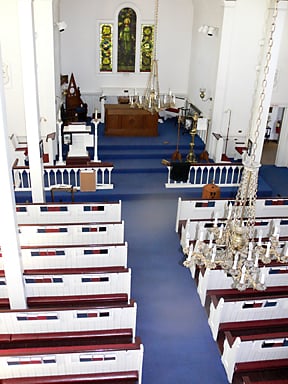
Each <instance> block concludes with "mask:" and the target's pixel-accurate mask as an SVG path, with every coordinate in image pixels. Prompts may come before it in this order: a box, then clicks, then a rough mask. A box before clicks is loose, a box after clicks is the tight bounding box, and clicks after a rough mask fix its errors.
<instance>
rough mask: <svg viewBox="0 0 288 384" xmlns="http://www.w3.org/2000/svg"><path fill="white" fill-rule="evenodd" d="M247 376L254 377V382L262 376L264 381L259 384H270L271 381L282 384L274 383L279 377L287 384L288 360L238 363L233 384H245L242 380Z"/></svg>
mask: <svg viewBox="0 0 288 384" xmlns="http://www.w3.org/2000/svg"><path fill="white" fill-rule="evenodd" d="M245 376H246V377H247V376H250V377H254V380H258V379H257V377H258V378H259V377H260V378H261V376H262V381H259V384H260V383H261V384H270V383H269V381H270V382H272V383H275V384H280V383H281V381H280V382H278V381H273V380H274V378H277V377H278V378H280V379H281V380H285V379H286V381H284V383H285V384H287V378H288V359H280V360H262V361H250V362H241V363H236V364H235V369H234V376H233V381H232V383H233V384H240V383H241V384H244V383H245V382H244V383H243V381H241V380H242V378H243V377H245ZM263 379H264V380H263ZM265 380H267V382H266V381H265ZM271 380H272V381H271ZM257 382H258V381H254V382H253V383H257ZM245 384H246V383H245ZM281 384H282V383H281Z"/></svg>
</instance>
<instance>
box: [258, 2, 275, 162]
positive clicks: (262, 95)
mask: <svg viewBox="0 0 288 384" xmlns="http://www.w3.org/2000/svg"><path fill="white" fill-rule="evenodd" d="M278 4H279V0H275V3H274V11H273V16H272V22H271V29H270V36H269V41H268V50H267V53H266V61H265V65H264V78H263V80H262V90H261V93H260V100H259V102H260V103H259V108H258V116H257V120H256V130H255V139H254V145H253V148H252V153H251V158H252V160H253V161H254V160H255V155H256V149H257V142H258V138H259V133H260V125H261V120H262V114H263V103H264V100H265V90H266V87H267V76H268V73H269V66H270V61H271V51H272V47H273V41H274V40H273V37H274V32H275V29H276V18H277V16H278Z"/></svg>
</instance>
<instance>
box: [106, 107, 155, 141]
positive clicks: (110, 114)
mask: <svg viewBox="0 0 288 384" xmlns="http://www.w3.org/2000/svg"><path fill="white" fill-rule="evenodd" d="M104 132H105V136H158V114H157V113H155V114H152V113H150V112H148V111H145V110H144V109H139V108H131V107H130V105H128V104H106V105H105V130H104Z"/></svg>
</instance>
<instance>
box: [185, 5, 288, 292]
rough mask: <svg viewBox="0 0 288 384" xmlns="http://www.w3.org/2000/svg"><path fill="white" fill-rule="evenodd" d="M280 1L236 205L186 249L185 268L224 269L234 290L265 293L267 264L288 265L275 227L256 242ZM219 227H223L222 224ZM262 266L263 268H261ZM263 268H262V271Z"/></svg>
mask: <svg viewBox="0 0 288 384" xmlns="http://www.w3.org/2000/svg"><path fill="white" fill-rule="evenodd" d="M278 1H279V0H275V8H274V12H273V17H272V27H271V31H270V36H269V44H268V50H267V54H266V62H265V65H264V78H263V82H262V89H261V95H260V102H259V106H258V109H257V113H258V114H257V120H256V130H255V141H254V145H253V147H252V150H251V153H250V154H247V153H246V154H245V156H243V171H242V176H241V182H240V186H239V189H238V191H237V195H236V199H235V202H234V204H233V206H232V204H230V205H229V207H228V209H227V218H226V219H225V220H223V223H221V224H220V223H218V219H217V217H216V218H215V221H214V224H213V227H212V228H211V229H209V230H206V232H205V231H204V229H202V230H201V231H200V233H199V238H198V239H197V240H196V241H195V242H194V244H193V243H192V244H191V245H190V244H189V245H188V244H187V246H186V247H184V248H183V252H184V254H185V255H186V256H187V258H186V260H185V261H184V265H185V266H186V267H187V268H191V267H192V266H195V265H198V266H204V267H205V268H208V269H215V268H221V269H222V270H224V271H225V273H226V274H227V276H229V277H231V278H232V280H233V283H232V288H236V289H238V290H240V291H243V290H245V289H247V288H253V289H256V290H265V289H266V285H265V265H266V264H269V263H271V262H272V261H276V262H279V263H284V262H288V247H287V244H286V245H285V246H284V247H283V244H280V242H279V228H278V227H277V226H275V225H274V228H272V232H271V233H270V236H269V239H267V240H266V239H265V240H266V241H264V239H262V234H261V231H259V233H258V240H257V239H255V234H256V230H255V215H256V198H257V188H258V171H259V167H260V163H259V162H257V161H255V153H256V147H257V140H258V137H259V127H260V124H261V121H262V112H263V102H264V96H265V89H266V85H267V74H268V72H269V63H270V59H271V49H272V45H273V34H274V31H275V21H276V17H277V14H278ZM219 224H220V225H219ZM259 263H261V264H260V266H259ZM261 266H262V268H261Z"/></svg>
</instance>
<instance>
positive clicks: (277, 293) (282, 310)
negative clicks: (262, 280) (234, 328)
mask: <svg viewBox="0 0 288 384" xmlns="http://www.w3.org/2000/svg"><path fill="white" fill-rule="evenodd" d="M207 296H208V297H207V301H206V304H205V307H206V309H207V310H208V323H209V326H210V328H211V332H212V335H213V338H214V340H216V339H217V335H218V329H219V327H220V324H222V323H225V322H232V321H235V322H236V321H248V320H264V319H277V318H282V317H286V314H287V303H288V286H285V287H268V288H267V289H266V290H265V291H255V290H253V289H251V288H249V289H247V290H246V291H242V292H240V291H238V290H236V289H223V290H218V291H217V290H213V291H212V290H211V291H208V292H207Z"/></svg>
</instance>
